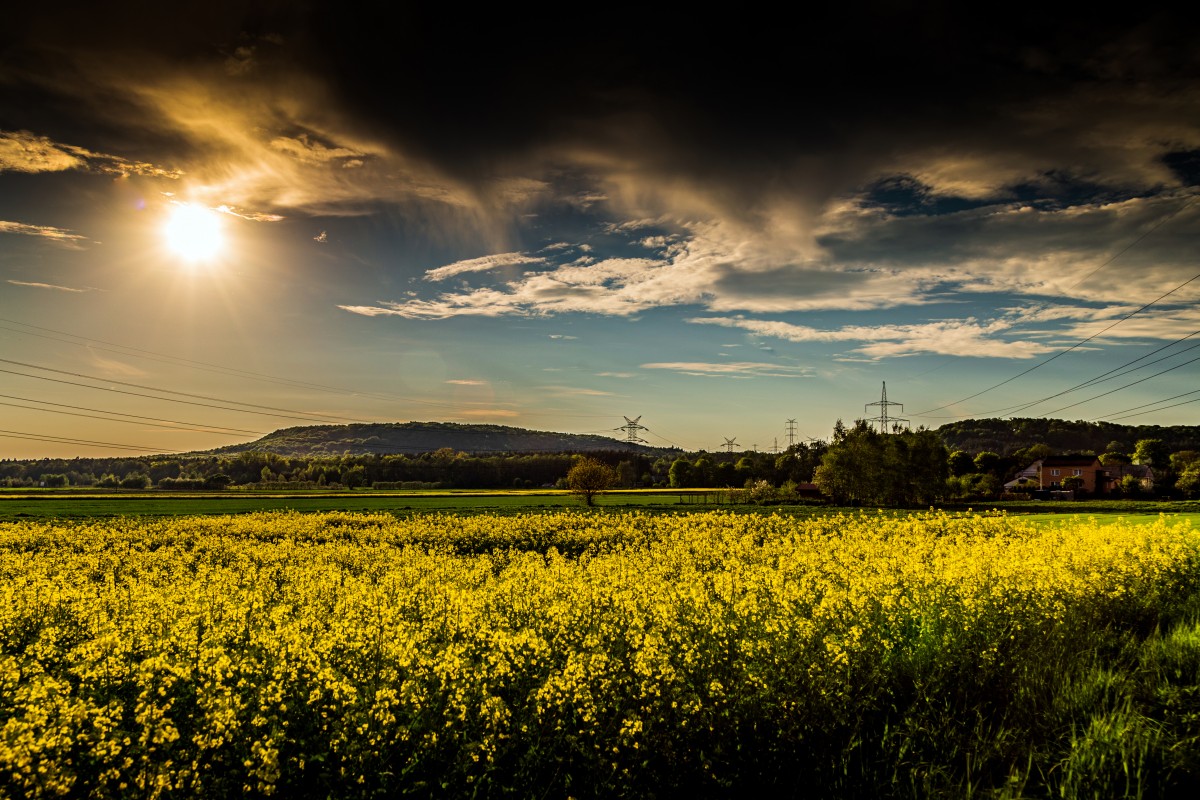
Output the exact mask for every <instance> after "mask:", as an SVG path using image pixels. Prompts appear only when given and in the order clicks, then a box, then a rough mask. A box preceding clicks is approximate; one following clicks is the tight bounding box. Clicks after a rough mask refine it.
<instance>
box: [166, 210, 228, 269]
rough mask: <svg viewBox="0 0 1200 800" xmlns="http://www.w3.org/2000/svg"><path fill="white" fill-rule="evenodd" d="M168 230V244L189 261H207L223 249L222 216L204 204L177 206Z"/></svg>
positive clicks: (168, 221)
mask: <svg viewBox="0 0 1200 800" xmlns="http://www.w3.org/2000/svg"><path fill="white" fill-rule="evenodd" d="M164 232H165V234H166V239H167V244H168V246H170V248H171V249H172V250H174V251H175V252H176V253H178V254H179V255H181V256H183V257H184V258H185V259H187V260H188V261H207V260H210V259H212V258H213V257H215V256H216V255H217V254H218V253H219V252H220V251H221V246H222V243H223V237H222V235H221V217H220V215H218V214H217V212H215V211H211V210H210V209H207V208H204V207H203V206H194V205H180V206H176V207H175V209H174V210H173V211H172V212H171V217H170V219H169V220H167V226H166V228H165V231H164Z"/></svg>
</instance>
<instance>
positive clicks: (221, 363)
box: [0, 2, 1200, 458]
mask: <svg viewBox="0 0 1200 800" xmlns="http://www.w3.org/2000/svg"><path fill="white" fill-rule="evenodd" d="M1152 5H1153V4H1152ZM389 8H390V9H391V11H390V12H389V14H388V15H387V16H386V17H381V16H379V15H378V12H376V11H372V10H368V9H357V8H355V6H354V5H353V4H346V3H338V4H332V3H313V2H274V3H271V2H267V3H255V2H249V3H247V2H239V3H233V2H209V3H204V4H182V6H170V7H168V4H160V6H159V7H148V6H147V4H141V3H122V2H115V3H105V4H96V3H92V4H87V5H84V4H70V3H68V4H66V5H63V6H59V5H56V6H54V7H53V8H52V9H49V12H41V11H39V9H38V7H37V6H36V4H26V5H25V7H23V8H21V9H14V10H12V11H11V12H9V11H6V19H5V24H4V26H3V29H2V30H0V457H2V458H36V457H43V456H47V457H61V456H99V455H117V454H130V455H133V454H153V453H156V452H181V451H190V450H203V449H209V448H213V447H219V446H222V445H226V444H233V443H236V442H244V441H249V440H252V439H255V438H258V436H259V435H261V434H264V433H267V432H270V431H272V430H275V429H278V428H283V427H291V426H296V425H305V424H333V423H341V422H350V421H360V422H371V421H382V422H403V421H409V420H417V421H423V420H439V421H450V422H464V423H465V422H485V423H494V424H502V425H513V426H518V427H524V428H531V429H535V430H554V431H566V432H576V433H609V434H611V435H614V436H617V437H621V436H623V434H622V433H620V432H617V431H615V430H614V429H616V428H618V427H619V426H621V425H622V424H624V421H625V419H624V418H625V417H629V418H636V417H640V418H641V424H643V425H645V426H646V429H647V430H646V431H643V432H642V436H644V437H645V438H646V439H647V440H648V441H649V442H650V443H651V444H654V445H663V446H668V445H674V446H679V447H683V448H685V449H689V450H692V449H706V450H714V451H715V450H719V449H721V446H722V444H723V443H724V442H725V440H726V439H734V440H735V441H736V443H737V448H738V449H742V448H747V449H749V448H751V447H755V448H756V449H758V450H761V451H769V450H772V449H773V448H777V447H779V448H782V447H784V446H786V444H787V442H788V436H787V431H788V425H787V421H788V420H794V427H793V431H794V436H795V437H796V438H797V439H799V440H803V439H805V438H826V437H828V435H829V432H830V430H831V429H832V427H833V425H834V423H835V421H836V420H838V419H842V420H845V421H847V422H849V421H851V420H854V419H857V418H860V417H864V416H875V415H877V414H878V406H876V407H870V408H868V407H867V404H869V403H872V402H876V401H878V400H880V397H881V390H882V387H883V384H884V383H885V382H886V384H887V395H888V399H889V401H892V402H895V403H902V404H903V406H902V407H901V406H893V407H891V408H890V409H889V413H890V414H891V415H892V416H900V417H902V418H905V419H908V420H910V421H911V424H912V425H913V426H914V427H915V426H918V425H924V426H926V427H933V428H935V427H937V426H938V425H941V424H945V423H947V422H951V421H955V420H960V419H969V418H984V417H1008V416H1048V417H1056V418H1064V419H1086V420H1112V421H1119V422H1123V423H1129V424H1194V423H1195V422H1196V421H1197V412H1198V411H1200V388H1197V384H1196V374H1197V365H1195V364H1193V363H1192V361H1193V360H1194V359H1197V358H1200V347H1198V345H1200V311H1198V309H1197V303H1196V301H1197V298H1198V297H1200V259H1198V258H1197V253H1198V252H1200V248H1198V247H1197V238H1198V237H1197V231H1198V223H1200V202H1197V199H1198V198H1200V188H1198V187H1200V63H1198V59H1200V51H1197V50H1196V48H1195V47H1194V46H1193V45H1194V40H1195V37H1196V33H1197V31H1196V30H1195V27H1194V26H1193V25H1191V24H1190V23H1188V22H1187V21H1186V20H1184V19H1176V18H1172V17H1171V16H1170V14H1169V12H1164V11H1159V10H1158V9H1154V8H1145V9H1129V8H1123V9H1122V10H1121V12H1120V14H1119V15H1116V14H1114V15H1112V16H1105V15H1104V14H1102V13H1100V12H1099V11H1098V10H1097V8H1096V7H1094V6H1093V7H1090V9H1089V10H1088V12H1087V14H1086V15H1071V14H1067V13H1065V12H1064V13H1062V14H1061V15H1059V16H1057V17H1056V16H1053V15H1051V14H1049V13H1048V12H1047V11H1046V9H1045V7H1043V6H1033V5H1029V6H1013V7H1011V8H1009V7H1006V8H1005V10H1004V14H1003V15H1000V12H999V8H996V9H991V11H990V13H993V14H995V16H994V17H993V18H990V19H980V18H979V17H978V16H977V14H976V12H977V9H978V7H964V6H962V4H949V3H947V4H941V3H928V4H921V5H920V6H918V7H909V6H904V7H901V4H895V3H890V4H872V3H867V4H859V5H855V6H854V7H853V8H846V9H845V10H842V9H829V10H822V11H816V12H808V11H806V13H807V14H810V15H809V16H807V17H806V18H805V19H804V21H803V23H801V24H793V23H790V22H787V23H785V22H783V21H780V20H775V19H773V18H772V17H771V13H772V12H771V11H770V10H769V8H768V7H757V6H745V7H738V8H731V9H726V10H725V11H724V12H723V14H722V15H721V16H713V17H712V18H711V19H699V18H697V17H696V15H694V14H691V13H686V14H685V13H684V12H683V11H682V10H679V9H676V10H673V11H666V10H663V11H654V10H647V9H645V8H637V9H634V10H630V9H625V8H622V7H620V6H611V7H602V8H599V7H598V8H594V9H591V10H587V9H577V10H576V11H575V12H573V13H572V14H570V15H567V14H563V15H554V16H537V15H534V14H532V12H529V11H528V10H523V9H521V8H518V7H514V6H503V7H500V6H497V7H494V8H491V9H488V10H485V11H479V12H475V11H471V12H467V11H465V10H464V9H462V8H460V7H457V6H455V7H449V6H445V5H444V4H428V3H422V4H409V3H403V2H401V3H396V4H393V5H392V6H390V7H389ZM1062 8H1064V9H1065V8H1066V7H1065V6H1063V7H1062ZM1189 281H1190V282H1189ZM1192 334H1195V335H1194V336H1191V335H1192ZM1189 336H1190V338H1189ZM1193 347H1196V348H1197V349H1196V350H1194V351H1192V350H1190V349H1189V348H1193ZM1081 384H1086V385H1082V386H1081Z"/></svg>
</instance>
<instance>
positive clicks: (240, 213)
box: [216, 205, 284, 222]
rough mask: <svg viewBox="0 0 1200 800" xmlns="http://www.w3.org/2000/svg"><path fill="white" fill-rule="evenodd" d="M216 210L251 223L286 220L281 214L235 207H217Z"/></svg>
mask: <svg viewBox="0 0 1200 800" xmlns="http://www.w3.org/2000/svg"><path fill="white" fill-rule="evenodd" d="M216 210H217V211H219V212H220V213H222V214H228V215H229V216H231V217H239V218H241V219H245V220H249V221H250V222H282V221H283V220H284V217H283V215H281V214H268V213H266V212H262V211H246V210H245V209H241V208H236V207H235V206H226V205H221V206H217V207H216Z"/></svg>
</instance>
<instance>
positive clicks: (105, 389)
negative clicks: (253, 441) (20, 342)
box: [0, 359, 357, 422]
mask: <svg viewBox="0 0 1200 800" xmlns="http://www.w3.org/2000/svg"><path fill="white" fill-rule="evenodd" d="M2 360H3V359H0V361H2ZM0 372H3V373H5V374H7V375H20V376H21V377H23V378H34V379H35V380H39V381H50V382H51V383H62V384H66V385H67V386H80V387H82V388H84V389H95V390H96V391H100V392H113V393H114V394H124V395H129V396H130V397H145V398H147V399H150V400H162V401H164V402H167V403H181V404H183V405H188V406H200V407H202V408H216V409H220V410H221V411H236V412H237V413H239V414H256V415H258V416H261V417H278V418H279V419H293V420H299V421H300V422H326V420H319V419H313V418H311V417H296V416H289V415H286V414H271V413H269V412H266V411H251V410H250V409H247V408H232V407H230V406H218V405H213V404H211V403H196V402H192V401H190V400H177V399H175V398H173V397H155V396H154V395H152V394H142V393H140V392H127V391H125V390H123V389H113V388H111V387H108V386H90V385H88V384H86V383H77V382H75V381H66V380H62V379H61V378H48V377H46V376H45V375H30V374H29V373H28V372H16V371H15V370H11V369H2V368H0ZM356 421H357V420H356Z"/></svg>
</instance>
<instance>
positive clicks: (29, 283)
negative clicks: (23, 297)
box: [8, 280, 90, 293]
mask: <svg viewBox="0 0 1200 800" xmlns="http://www.w3.org/2000/svg"><path fill="white" fill-rule="evenodd" d="M8 283H11V284H12V285H13V286H28V287H29V288H31V289H52V290H54V291H56V292H76V293H83V292H87V291H90V290H89V289H76V288H74V287H71V286H59V285H58V284H55V283H36V282H34V281H14V280H9V281H8Z"/></svg>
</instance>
